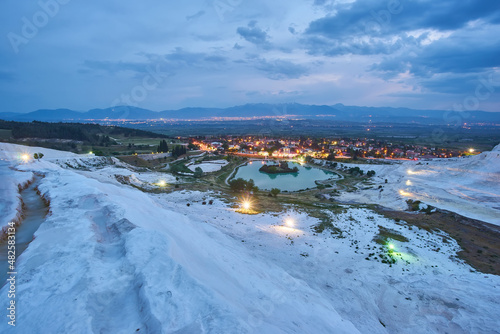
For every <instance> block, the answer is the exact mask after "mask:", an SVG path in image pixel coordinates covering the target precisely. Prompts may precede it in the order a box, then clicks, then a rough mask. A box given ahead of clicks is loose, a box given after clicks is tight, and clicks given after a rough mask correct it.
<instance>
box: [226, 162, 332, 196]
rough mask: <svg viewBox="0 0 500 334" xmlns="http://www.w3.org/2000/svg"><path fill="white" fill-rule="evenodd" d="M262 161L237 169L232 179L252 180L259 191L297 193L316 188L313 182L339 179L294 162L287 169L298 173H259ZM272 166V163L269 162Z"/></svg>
mask: <svg viewBox="0 0 500 334" xmlns="http://www.w3.org/2000/svg"><path fill="white" fill-rule="evenodd" d="M264 163H269V162H264V161H250V162H249V163H248V164H247V165H245V166H241V167H239V169H238V171H237V172H236V175H235V176H234V178H236V179H237V178H242V179H244V180H250V179H253V180H254V181H255V185H256V186H257V187H259V189H263V190H271V189H272V188H278V189H280V190H281V191H299V190H305V189H313V188H316V183H315V181H323V180H327V179H335V180H337V179H340V176H339V175H338V174H336V173H334V172H329V171H326V170H323V169H319V168H316V167H311V166H302V165H301V164H299V163H296V162H293V163H292V162H289V164H288V165H289V167H290V168H293V167H297V168H298V169H299V171H298V173H287V174H267V173H264V172H260V171H259V168H260V167H262V165H263V164H264ZM270 164H273V162H270Z"/></svg>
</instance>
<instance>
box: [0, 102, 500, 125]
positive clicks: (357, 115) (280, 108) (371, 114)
mask: <svg viewBox="0 0 500 334" xmlns="http://www.w3.org/2000/svg"><path fill="white" fill-rule="evenodd" d="M266 117H290V118H299V119H325V120H330V121H343V122H360V123H370V122H377V123H381V122H383V123H421V124H449V123H453V124H456V123H457V122H460V123H464V122H465V123H500V112H498V113H495V112H485V111H471V112H463V113H461V112H455V111H446V110H417V109H408V108H391V107H358V106H345V105H343V104H335V105H332V106H328V105H304V104H298V103H288V104H265V103H260V104H245V105H241V106H234V107H229V108H183V109H178V110H164V111H152V110H148V109H142V108H138V107H131V106H118V107H112V108H106V109H91V110H89V111H86V112H81V111H75V110H70V109H39V110H36V111H33V112H28V113H12V112H0V119H4V120H13V121H45V122H69V121H71V122H74V121H78V122H88V121H102V120H118V119H120V120H129V121H132V120H159V119H166V120H178V121H181V120H203V119H206V120H213V119H217V118H266Z"/></svg>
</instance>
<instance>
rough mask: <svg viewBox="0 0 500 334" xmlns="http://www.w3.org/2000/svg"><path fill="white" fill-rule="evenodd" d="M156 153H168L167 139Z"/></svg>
mask: <svg viewBox="0 0 500 334" xmlns="http://www.w3.org/2000/svg"><path fill="white" fill-rule="evenodd" d="M156 152H160V153H167V152H168V145H167V141H166V140H165V139H163V140H162V141H160V145H158V147H157V148H156Z"/></svg>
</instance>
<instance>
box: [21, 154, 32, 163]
mask: <svg viewBox="0 0 500 334" xmlns="http://www.w3.org/2000/svg"><path fill="white" fill-rule="evenodd" d="M21 159H22V160H23V161H24V162H27V161H28V160H29V159H30V156H29V155H28V154H23V155H21Z"/></svg>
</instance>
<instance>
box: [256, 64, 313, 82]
mask: <svg viewBox="0 0 500 334" xmlns="http://www.w3.org/2000/svg"><path fill="white" fill-rule="evenodd" d="M256 67H257V69H258V70H260V71H263V72H265V73H266V76H267V77H268V78H269V79H272V80H286V79H297V78H300V77H302V76H305V75H308V73H309V70H308V69H307V67H305V66H302V65H297V64H294V63H292V62H291V61H288V60H281V59H277V60H272V61H268V60H266V59H259V60H258V62H257V65H256Z"/></svg>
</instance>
